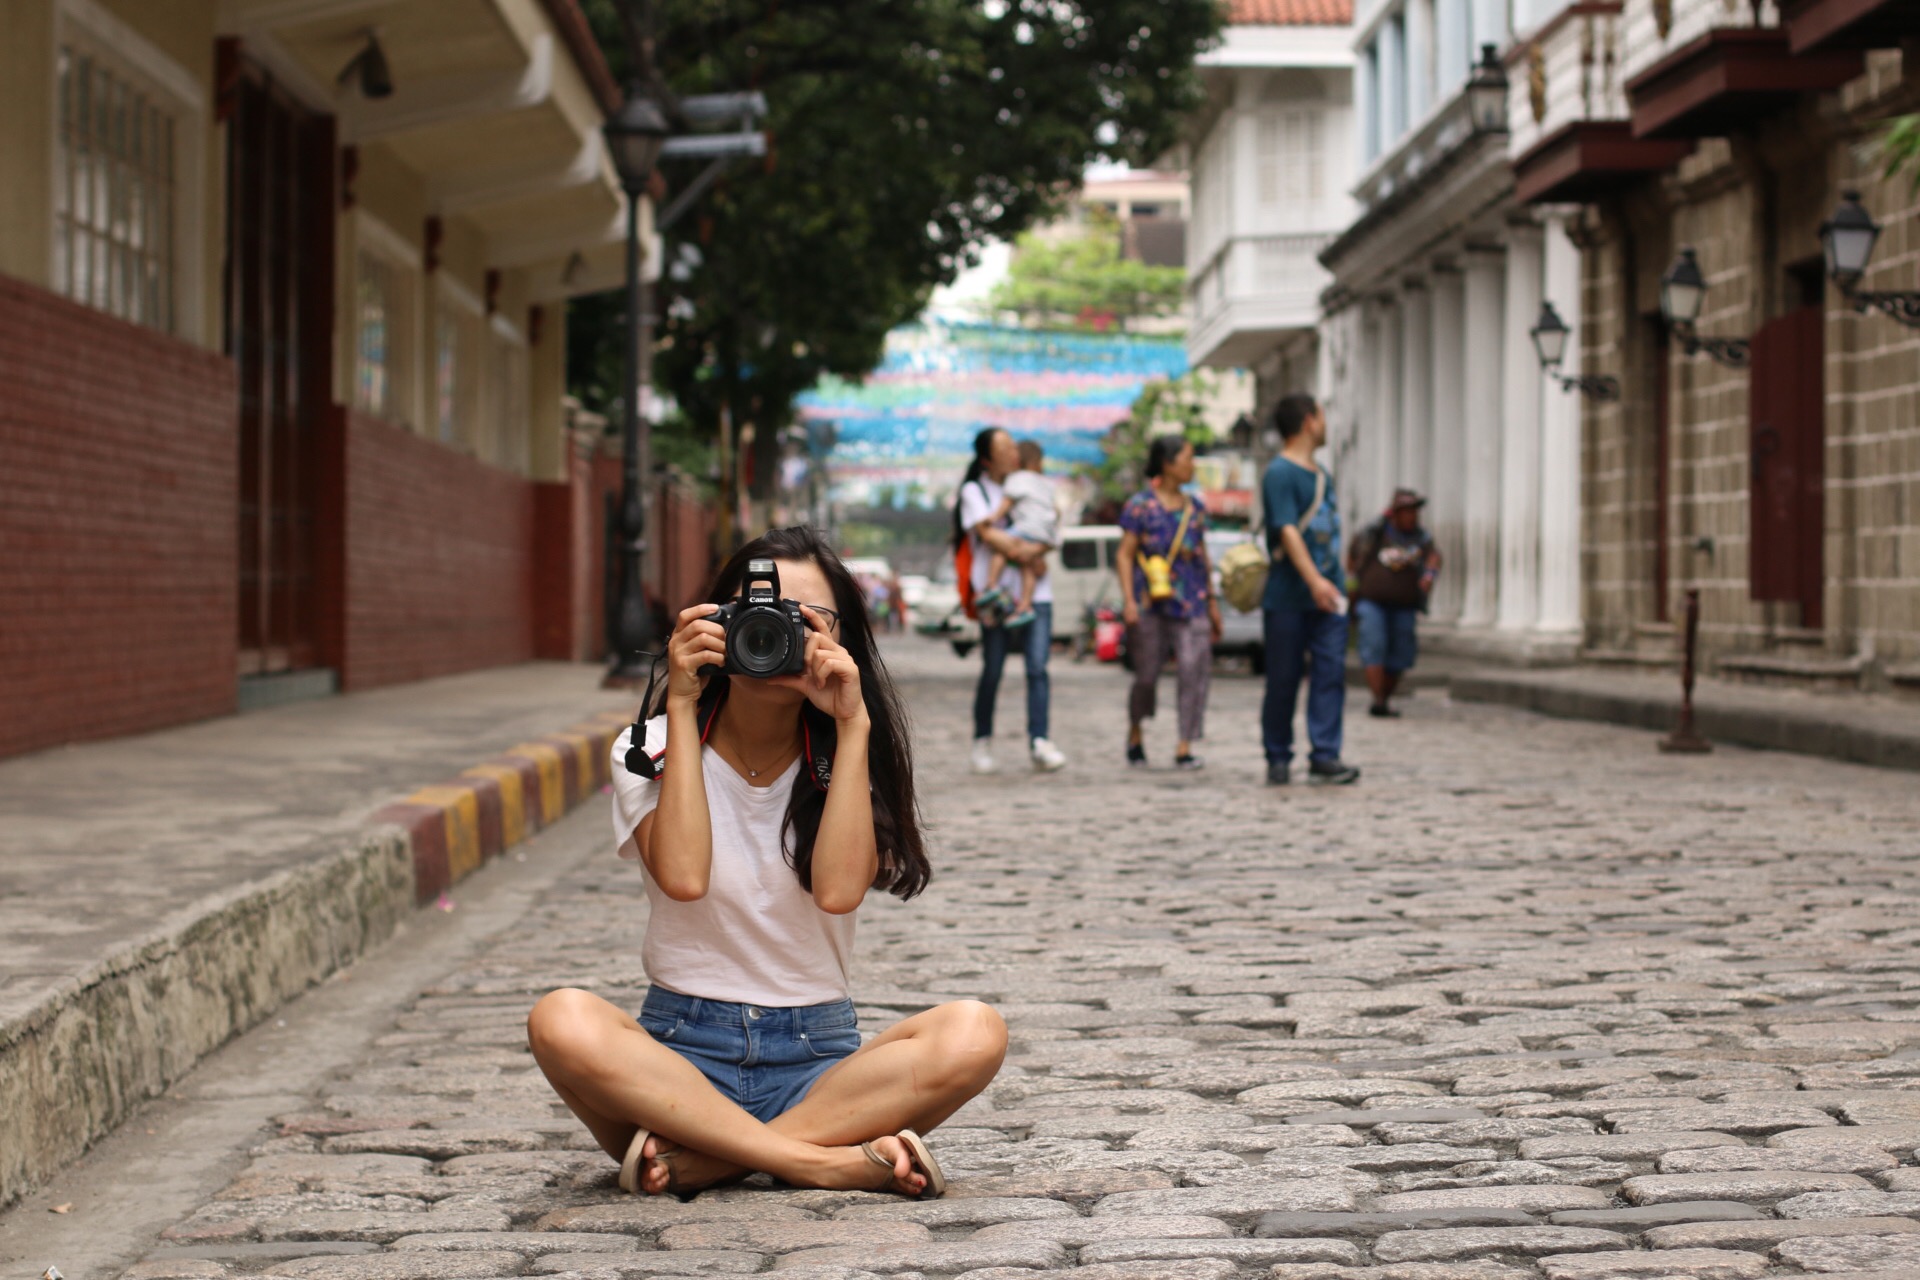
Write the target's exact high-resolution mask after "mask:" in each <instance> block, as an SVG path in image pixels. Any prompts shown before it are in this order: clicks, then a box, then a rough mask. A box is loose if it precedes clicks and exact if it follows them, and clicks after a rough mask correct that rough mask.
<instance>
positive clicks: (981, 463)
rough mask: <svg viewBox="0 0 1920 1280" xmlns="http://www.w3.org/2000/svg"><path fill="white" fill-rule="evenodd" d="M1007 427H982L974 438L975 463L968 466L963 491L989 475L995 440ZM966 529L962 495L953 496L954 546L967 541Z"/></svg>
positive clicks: (962, 482)
mask: <svg viewBox="0 0 1920 1280" xmlns="http://www.w3.org/2000/svg"><path fill="white" fill-rule="evenodd" d="M1005 430H1006V428H1005V427H982V428H981V429H980V434H978V435H976V436H975V437H974V438H973V461H972V462H969V463H968V464H967V474H966V478H965V479H963V480H962V481H961V482H960V488H961V490H963V491H964V490H965V489H966V487H967V486H968V485H970V484H972V483H973V482H974V481H975V480H978V479H979V478H980V477H981V476H983V475H985V474H987V464H988V463H989V462H991V461H992V460H993V438H994V437H995V436H997V435H999V434H1000V433H1001V432H1002V431H1005ZM966 537H967V531H966V528H965V527H964V526H963V525H961V523H960V494H959V493H955V494H954V495H953V545H954V546H956V547H957V546H959V545H960V544H961V543H962V542H964V541H965V540H966Z"/></svg>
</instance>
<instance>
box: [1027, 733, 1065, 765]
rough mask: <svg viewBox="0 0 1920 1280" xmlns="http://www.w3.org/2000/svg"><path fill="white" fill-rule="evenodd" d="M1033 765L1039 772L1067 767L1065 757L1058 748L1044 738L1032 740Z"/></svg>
mask: <svg viewBox="0 0 1920 1280" xmlns="http://www.w3.org/2000/svg"><path fill="white" fill-rule="evenodd" d="M1033 767H1034V768H1035V769H1037V770H1039V771H1040V772H1041V773H1052V772H1053V771H1054V770H1056V769H1064V768H1066V767H1067V757H1066V756H1065V755H1064V754H1062V753H1061V750H1060V748H1058V747H1056V746H1054V745H1053V744H1052V743H1051V742H1048V741H1047V740H1046V739H1045V738H1035V739H1034V740H1033Z"/></svg>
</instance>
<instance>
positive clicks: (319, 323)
mask: <svg viewBox="0 0 1920 1280" xmlns="http://www.w3.org/2000/svg"><path fill="white" fill-rule="evenodd" d="M235 61H236V62H238V64H239V65H238V67H237V72H238V74H237V76H236V78H235V82H234V83H233V84H232V86H231V88H230V89H229V91H228V92H229V94H230V95H231V96H230V97H228V98H227V99H226V100H225V101H224V102H223V104H222V106H223V111H224V112H225V113H226V114H227V116H228V120H229V128H228V134H227V137H228V144H227V257H226V344H227V353H228V354H229V355H230V356H231V357H232V358H233V362H234V370H235V373H236V375H237V377H238V381H239V391H240V423H239V426H240V432H239V435H240V529H239V537H240V548H239V550H240V584H239V585H240V674H241V675H257V674H263V673H268V672H276V671H294V670H299V669H302V668H306V667H312V666H314V665H316V660H317V652H318V645H317V642H316V641H317V630H318V628H317V613H318V611H317V609H316V602H315V586H314V559H315V523H314V508H315V497H316V485H315V481H316V449H315V445H316V442H317V439H318V435H319V432H320V430H321V428H322V422H323V418H324V415H325V413H326V410H327V406H328V404H329V402H330V400H331V398H332V388H331V376H330V364H331V358H332V356H331V346H332V329H333V198H332V192H333V121H332V119H331V118H329V117H325V116H317V115H314V114H312V113H310V112H308V111H306V110H305V109H304V108H302V107H301V106H299V105H298V104H297V103H296V102H294V101H293V99H292V98H290V97H289V96H287V94H286V93H285V92H284V91H283V90H280V89H278V88H277V87H276V86H275V85H274V84H273V82H272V81H271V79H270V78H269V77H268V76H267V75H266V74H265V72H264V71H262V70H261V69H260V68H258V67H256V66H253V65H251V64H248V63H245V62H244V61H242V60H239V59H238V58H237V57H236V59H235Z"/></svg>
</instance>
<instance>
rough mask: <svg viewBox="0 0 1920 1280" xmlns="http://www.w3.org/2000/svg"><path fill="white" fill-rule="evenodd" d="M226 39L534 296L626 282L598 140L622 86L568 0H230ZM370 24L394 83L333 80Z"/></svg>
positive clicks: (619, 215) (611, 179) (613, 190)
mask: <svg viewBox="0 0 1920 1280" xmlns="http://www.w3.org/2000/svg"><path fill="white" fill-rule="evenodd" d="M221 22H222V29H223V34H226V35H230V36H233V37H237V38H238V40H239V41H240V45H241V47H242V48H243V49H244V50H245V51H246V52H247V54H248V55H249V56H251V57H254V58H256V59H258V60H259V61H261V62H262V63H264V64H265V65H266V67H267V68H268V69H269V70H270V71H271V72H272V73H273V74H274V76H275V77H276V78H277V79H279V80H280V81H281V82H282V83H284V84H285V85H286V86H287V88H288V89H289V90H290V91H291V92H293V93H294V94H295V95H296V96H297V97H299V98H301V99H303V100H305V101H307V103H308V105H309V106H312V107H314V108H316V109H320V110H325V111H326V112H328V113H329V114H331V115H333V116H334V117H335V118H336V120H337V121H338V136H339V140H340V143H341V144H342V145H343V146H352V147H357V148H360V150H361V151H362V153H363V158H364V155H365V153H367V152H368V151H370V150H376V149H377V150H380V151H384V152H385V153H386V154H387V155H388V156H389V157H391V158H392V159H393V160H395V161H397V162H398V163H399V164H400V165H401V166H403V167H404V168H405V169H406V170H407V171H408V172H409V173H410V174H412V175H413V176H414V177H416V178H417V179H418V182H419V187H418V190H417V193H416V196H417V199H418V202H419V207H421V208H422V210H423V211H424V213H425V214H427V215H428V216H430V217H438V218H454V217H458V218H460V219H463V220H464V221H465V222H466V223H467V224H468V225H470V226H471V227H473V228H474V229H475V230H476V231H478V232H479V234H480V235H481V236H482V237H483V238H484V241H485V245H486V249H485V256H486V265H487V266H488V268H489V269H495V268H498V269H506V270H516V269H517V270H524V271H527V272H529V275H530V281H531V284H532V290H533V293H534V294H535V296H536V298H538V297H556V296H562V295H565V294H570V293H581V292H588V291H591V290H593V289H598V288H605V287H607V286H608V285H610V284H612V283H615V282H617V281H618V279H619V278H620V273H621V269H622V261H623V258H622V252H623V251H622V248H621V242H622V238H623V237H622V227H621V224H622V219H623V216H624V212H625V208H626V197H625V195H624V194H623V193H622V191H621V190H620V185H619V181H618V177H617V175H616V174H615V172H614V170H613V166H612V163H611V161H610V159H609V157H608V156H607V154H606V149H605V147H604V145H603V143H602V141H601V133H600V128H601V124H602V122H603V121H604V119H605V118H606V115H607V113H608V111H609V110H610V109H611V108H613V107H614V106H617V103H618V90H617V88H616V86H615V85H614V83H613V79H612V77H611V75H609V74H608V71H607V67H606V64H605V62H604V60H603V59H602V58H601V56H600V51H599V49H598V47H597V46H596V45H594V43H593V41H592V34H591V32H590V31H589V30H588V28H587V26H586V22H585V19H584V18H583V17H582V16H581V14H580V11H579V6H578V3H577V0H431V2H427V0H226V3H225V4H224V5H223V7H222V11H221ZM370 32H372V33H377V37H378V40H379V43H380V47H381V50H382V51H383V53H384V54H385V56H386V60H387V63H388V65H389V66H390V68H391V75H392V81H393V90H392V92H391V94H389V95H388V96H386V97H383V98H378V99H369V98H366V97H364V96H362V95H361V94H359V93H355V92H352V91H351V90H350V88H348V87H345V86H342V85H341V84H340V83H339V74H340V70H341V68H342V67H343V66H345V65H346V64H347V62H348V61H349V60H350V59H351V58H352V57H353V56H354V55H355V54H356V53H357V52H359V51H360V50H361V49H362V48H364V47H365V46H366V42H367V39H368V35H369V33H370Z"/></svg>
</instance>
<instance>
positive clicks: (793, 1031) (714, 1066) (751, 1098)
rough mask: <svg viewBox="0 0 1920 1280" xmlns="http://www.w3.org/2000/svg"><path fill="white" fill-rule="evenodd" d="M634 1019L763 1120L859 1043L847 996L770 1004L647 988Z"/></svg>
mask: <svg viewBox="0 0 1920 1280" xmlns="http://www.w3.org/2000/svg"><path fill="white" fill-rule="evenodd" d="M639 1022H640V1026H641V1027H642V1028H643V1029H645V1031H646V1033H647V1034H648V1035H650V1036H652V1037H653V1038H654V1039H655V1040H658V1041H659V1042H660V1043H661V1044H663V1045H665V1046H667V1048H669V1049H672V1050H673V1051H674V1052H675V1053H678V1054H679V1055H680V1056H681V1057H683V1058H685V1059H686V1060H687V1061H688V1062H691V1063H692V1064H693V1065H694V1066H696V1067H698V1068H700V1074H701V1075H704V1076H705V1077H706V1078H707V1079H708V1080H709V1081H711V1082H712V1084H713V1087H714V1088H716V1089H718V1090H719V1091H720V1093H721V1095H722V1096H723V1097H725V1098H727V1099H728V1100H729V1101H731V1102H733V1103H735V1104H737V1105H738V1106H739V1107H740V1108H741V1109H742V1110H744V1111H745V1112H746V1113H747V1114H748V1115H751V1116H752V1117H753V1118H754V1119H756V1120H759V1121H762V1122H763V1123H764V1122H765V1121H768V1120H771V1119H773V1118H774V1117H775V1116H777V1115H780V1114H781V1113H782V1112H786V1111H791V1110H792V1109H793V1108H794V1107H795V1106H796V1105H797V1104H798V1103H799V1101H800V1099H802V1098H804V1097H806V1096H807V1090H809V1089H811V1088H813V1085H814V1082H815V1081H816V1080H818V1079H819V1078H820V1077H821V1076H822V1075H824V1074H826V1071H827V1069H828V1068H829V1067H831V1066H833V1064H834V1063H836V1062H839V1061H840V1060H841V1059H843V1058H845V1057H847V1056H848V1055H849V1054H851V1053H852V1052H853V1051H854V1050H855V1049H858V1048H859V1047H860V1029H859V1026H858V1025H857V1020H856V1019H855V1017H854V1012H853V1001H851V1000H836V1001H834V1002H833V1003H831V1004H808V1005H797V1006H794V1007H791V1008H776V1007H773V1006H770V1005H756V1004H735V1003H733V1002H732V1001H729V1000H700V999H696V998H695V997H693V996H683V995H681V994H680V993H679V992H677V991H668V990H666V989H664V988H662V987H653V988H651V989H649V990H648V992H647V999H646V1002H645V1003H644V1004H642V1005H641V1006H640V1018H639Z"/></svg>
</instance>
